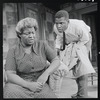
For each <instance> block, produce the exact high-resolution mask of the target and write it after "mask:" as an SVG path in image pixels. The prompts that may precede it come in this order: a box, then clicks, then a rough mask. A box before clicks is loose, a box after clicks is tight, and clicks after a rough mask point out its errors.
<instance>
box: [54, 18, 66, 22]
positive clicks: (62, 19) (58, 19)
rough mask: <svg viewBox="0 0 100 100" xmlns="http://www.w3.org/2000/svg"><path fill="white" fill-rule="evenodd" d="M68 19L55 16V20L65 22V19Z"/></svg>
mask: <svg viewBox="0 0 100 100" xmlns="http://www.w3.org/2000/svg"><path fill="white" fill-rule="evenodd" d="M65 20H66V19H65V17H61V18H55V22H58V21H59V22H63V21H65Z"/></svg>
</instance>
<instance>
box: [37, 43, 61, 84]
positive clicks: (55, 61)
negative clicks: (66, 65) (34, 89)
mask: <svg viewBox="0 0 100 100" xmlns="http://www.w3.org/2000/svg"><path fill="white" fill-rule="evenodd" d="M44 51H45V55H46V59H47V60H48V61H49V62H50V66H49V67H48V68H47V69H46V70H45V72H44V73H43V74H42V75H41V76H40V77H39V78H38V80H37V81H38V82H42V83H45V82H46V81H47V79H48V76H49V75H50V74H51V73H53V72H54V71H55V70H56V69H57V68H58V67H59V66H60V60H59V58H58V57H57V53H56V50H53V49H52V48H51V47H50V46H49V45H48V44H47V43H44Z"/></svg>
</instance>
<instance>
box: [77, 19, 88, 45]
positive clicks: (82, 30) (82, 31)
mask: <svg viewBox="0 0 100 100" xmlns="http://www.w3.org/2000/svg"><path fill="white" fill-rule="evenodd" d="M77 29H78V32H77V33H78V36H79V37H80V40H79V43H81V44H86V43H87V42H88V41H89V33H90V27H89V26H87V25H86V24H85V23H84V22H83V21H81V25H80V26H79V27H78V28H77Z"/></svg>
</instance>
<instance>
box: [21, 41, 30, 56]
mask: <svg viewBox="0 0 100 100" xmlns="http://www.w3.org/2000/svg"><path fill="white" fill-rule="evenodd" d="M21 45H22V46H23V49H24V51H25V53H27V54H30V53H31V47H32V45H25V44H24V43H22V42H21Z"/></svg>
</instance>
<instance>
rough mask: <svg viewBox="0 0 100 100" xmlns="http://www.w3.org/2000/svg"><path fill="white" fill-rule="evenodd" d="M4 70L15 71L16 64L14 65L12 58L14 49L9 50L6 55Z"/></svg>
mask: <svg viewBox="0 0 100 100" xmlns="http://www.w3.org/2000/svg"><path fill="white" fill-rule="evenodd" d="M5 70H6V71H7V70H12V71H16V63H15V57H14V49H10V50H9V51H8V54H7V58H6V65H5Z"/></svg>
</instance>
